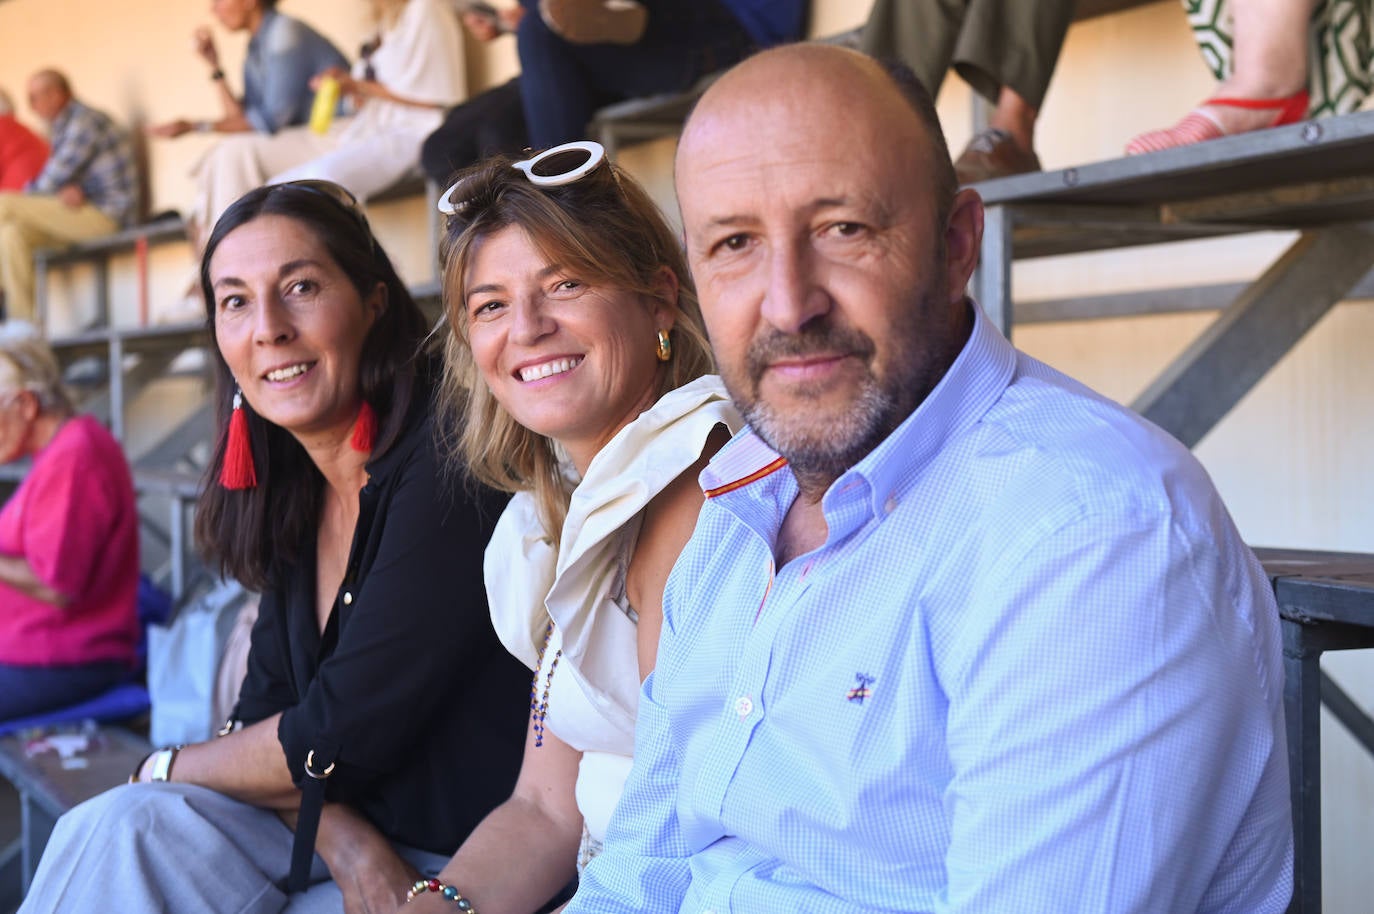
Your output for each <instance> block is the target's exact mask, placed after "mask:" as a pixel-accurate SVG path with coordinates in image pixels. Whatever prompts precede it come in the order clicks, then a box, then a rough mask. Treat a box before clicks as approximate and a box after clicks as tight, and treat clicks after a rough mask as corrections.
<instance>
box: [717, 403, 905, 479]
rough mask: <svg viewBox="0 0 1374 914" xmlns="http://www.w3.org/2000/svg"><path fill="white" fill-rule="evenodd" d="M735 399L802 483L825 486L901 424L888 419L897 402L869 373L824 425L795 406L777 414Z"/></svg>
mask: <svg viewBox="0 0 1374 914" xmlns="http://www.w3.org/2000/svg"><path fill="white" fill-rule="evenodd" d="M735 401H736V403H739V404H740V412H741V414H742V415H743V416H744V419H745V421H746V422H748V423H749V426H750V428H752V429H753V430H754V432H755V434H757V435H758V436H759V437H760V438H762V439H763V440H764V442H765V443H766V444H767V445H768V446H769V447H771V448H772V449H773V450H775V451H777V452H778V453H779V454H781V455H782V456H783V457H786V458H787V463H788V465H789V466H790V467H791V468H792V472H793V473H794V474H795V475H796V476H797V478H798V479H799V480H801V481H802V484H803V485H804V486H807V485H808V484H809V485H810V486H817V485H822V486H825V487H828V486H829V485H830V483H832V482H834V481H835V480H836V479H838V478H839V477H840V476H841V475H843V474H844V472H845V471H846V470H848V469H849V468H850V467H852V466H854V464H856V463H858V462H859V461H860V460H862V459H863V458H864V457H865V456H866V455H867V454H868V453H869V452H870V451H872V450H873V449H874V448H875V447H877V446H878V444H879V443H881V442H882V440H883V439H884V438H886V437H887V436H888V435H889V434H890V433H891V432H892V429H893V428H895V427H896V426H897V425H899V424H901V423H900V419H898V420H897V421H896V422H894V421H893V417H894V414H895V413H896V412H897V411H898V409H899V404H897V403H896V402H895V401H894V399H893V397H892V396H891V395H890V394H888V393H886V392H884V391H883V390H882V389H881V388H880V387H879V386H878V382H877V380H876V379H875V378H873V377H872V376H870V377H868V378H865V379H864V384H863V387H862V388H861V389H860V391H859V395H858V397H857V398H856V399H855V401H854V403H853V404H852V405H851V407H850V409H849V410H848V411H847V412H846V413H845V414H844V415H842V416H840V417H839V419H838V420H837V421H831V422H829V423H826V424H823V425H821V424H817V423H816V421H815V418H814V417H813V416H809V415H808V414H806V413H803V412H802V411H800V410H798V411H795V412H793V413H790V414H784V415H783V416H779V415H778V414H777V413H776V412H775V411H774V410H773V409H772V408H770V407H769V406H768V404H766V403H765V402H764V401H763V400H762V399H755V400H751V401H750V402H748V403H740V398H739V397H735Z"/></svg>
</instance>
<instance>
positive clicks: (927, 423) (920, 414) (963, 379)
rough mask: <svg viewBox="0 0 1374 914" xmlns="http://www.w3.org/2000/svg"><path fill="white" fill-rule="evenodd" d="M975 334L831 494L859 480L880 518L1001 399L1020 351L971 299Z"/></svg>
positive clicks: (827, 495)
mask: <svg viewBox="0 0 1374 914" xmlns="http://www.w3.org/2000/svg"><path fill="white" fill-rule="evenodd" d="M968 306H969V309H970V310H971V311H972V312H973V330H972V332H971V333H970V334H969V338H968V340H967V341H966V342H965V343H964V348H963V349H962V350H960V352H959V355H958V356H957V357H956V358H955V359H954V362H953V364H951V365H950V367H949V370H948V371H946V372H945V376H944V377H943V378H941V379H940V382H939V383H938V384H936V385H935V389H934V390H932V391H931V392H930V393H929V394H928V395H927V396H926V398H925V400H924V401H922V403H921V404H920V405H919V406H918V407H916V409H915V410H914V411H913V412H912V413H911V415H909V416H907V417H906V419H905V420H903V422H902V424H901V425H899V426H897V428H896V429H895V430H894V431H893V432H892V434H890V435H888V436H887V437H886V438H884V439H883V440H882V441H881V442H880V443H879V444H878V446H877V447H875V448H874V449H873V450H872V451H870V452H869V453H868V454H867V455H865V456H864V458H863V459H862V460H860V461H859V462H858V463H856V464H855V465H854V466H853V467H851V468H850V469H849V470H847V471H846V472H845V473H844V474H843V475H841V476H840V478H839V479H837V480H835V482H834V483H833V484H832V485H831V486H830V490H829V491H828V492H827V493H826V498H827V499H828V498H829V497H830V495H831V494H832V493H835V492H837V491H839V490H841V489H844V488H847V487H848V485H849V484H850V483H852V482H853V478H852V477H854V476H858V477H860V478H862V479H863V480H865V481H866V482H867V483H868V486H869V496H870V498H871V508H872V511H873V513H874V514H875V515H879V516H881V515H882V514H883V513H885V511H884V507H885V505H887V503H888V502H889V500H890V499H892V498H893V497H897V496H900V495H901V493H902V492H904V491H905V489H906V488H907V487H908V486H910V485H911V483H912V482H913V481H914V480H915V478H916V477H917V476H919V475H920V474H921V472H922V471H923V470H924V469H925V467H926V466H927V465H928V464H929V463H930V462H931V461H932V460H934V459H935V457H936V455H938V454H939V453H940V451H941V450H942V449H943V448H944V447H945V444H946V443H947V442H948V441H949V440H950V439H952V438H954V437H956V436H957V435H959V434H960V433H961V432H963V431H964V430H965V429H967V428H968V427H970V426H971V425H973V424H974V423H976V422H977V421H978V420H979V419H981V418H982V417H983V414H984V413H986V412H987V411H988V409H989V408H990V407H991V406H992V405H993V404H994V403H995V402H997V400H998V399H999V398H1000V397H1001V396H1002V391H1004V390H1005V389H1006V387H1007V384H1008V383H1009V382H1010V381H1011V377H1012V374H1013V372H1014V371H1015V369H1016V350H1015V349H1013V348H1012V345H1011V343H1009V342H1008V341H1007V338H1006V337H1004V336H1003V335H1002V334H1001V332H999V331H998V330H997V328H996V327H994V326H993V324H992V322H991V321H989V320H988V319H987V316H986V315H985V314H983V309H982V308H980V307H979V306H978V304H977V303H976V302H974V301H973V300H972V299H969V300H968Z"/></svg>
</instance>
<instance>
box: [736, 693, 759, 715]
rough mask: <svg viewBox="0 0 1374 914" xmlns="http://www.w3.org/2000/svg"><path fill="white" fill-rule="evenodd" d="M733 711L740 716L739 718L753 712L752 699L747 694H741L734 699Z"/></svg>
mask: <svg viewBox="0 0 1374 914" xmlns="http://www.w3.org/2000/svg"><path fill="white" fill-rule="evenodd" d="M735 713H736V714H738V715H739V716H740V720H743V719H744V718H746V717H748V716H749V715H750V714H753V713H754V701H753V699H751V698H750V697H749V696H748V695H741V696H740V697H739V698H736V699H735Z"/></svg>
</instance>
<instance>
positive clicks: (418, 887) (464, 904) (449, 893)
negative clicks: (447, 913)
mask: <svg viewBox="0 0 1374 914" xmlns="http://www.w3.org/2000/svg"><path fill="white" fill-rule="evenodd" d="M426 892H437V893H438V894H440V895H443V896H444V897H445V898H447V899H448V900H449V901H451V902H453V903H454V904H456V905H457V906H458V910H460V911H466V912H467V914H477V909H476V908H474V907H473V906H472V902H470V901H468V900H467V899H466V898H464V897H463V896H462V895H461V894H459V892H458V890H457V889H455V888H454V887H453V886H451V885H444V884H443V883H442V882H440V881H439V880H438V879H417V880H416V881H415V884H414V885H412V886H411V887H410V891H409V892H406V901H408V902H409V901H411V900H413V899H414V898H415V896H416V895H423V894H424V893H426Z"/></svg>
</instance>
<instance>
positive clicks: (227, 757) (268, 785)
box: [138, 714, 301, 810]
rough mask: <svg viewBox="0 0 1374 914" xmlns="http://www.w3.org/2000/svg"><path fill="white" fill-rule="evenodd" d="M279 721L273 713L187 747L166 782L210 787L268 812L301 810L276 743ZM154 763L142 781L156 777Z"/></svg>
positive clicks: (146, 765) (142, 772) (147, 766)
mask: <svg viewBox="0 0 1374 914" xmlns="http://www.w3.org/2000/svg"><path fill="white" fill-rule="evenodd" d="M280 719H281V715H280V714H274V715H272V716H271V717H269V718H267V719H266V720H260V721H258V722H257V723H255V724H251V725H249V726H247V727H244V728H243V729H242V730H239V731H237V732H235V733H230V734H229V735H228V736H222V737H220V738H218V739H214V740H210V741H209V742H204V743H192V744H191V745H189V746H186V747H184V748H182V749H181V750H179V751H178V752H177V755H176V760H175V761H174V762H173V763H172V770H171V772H170V773H169V774H168V776H167V780H169V781H177V782H179V783H183V784H195V785H197V786H200V787H209V788H210V789H211V790H216V791H218V792H220V793H222V794H224V795H225V796H230V797H233V798H234V799H236V800H242V801H243V802H245V803H251V804H252V805H254V806H261V807H263V808H265V809H277V810H291V809H296V808H297V807H298V806H300V801H301V793H300V791H299V790H297V789H296V785H295V784H293V783H292V782H291V772H290V771H288V770H287V767H286V756H285V755H284V754H283V753H282V749H281V743H280V742H279V741H278V740H277V722H278V721H279V720H280ZM152 762H153V759H152V757H151V756H149V757H148V758H147V759H145V760H144V762H143V765H142V767H140V768H139V772H138V780H140V781H147V780H150V779H151V775H152Z"/></svg>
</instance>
